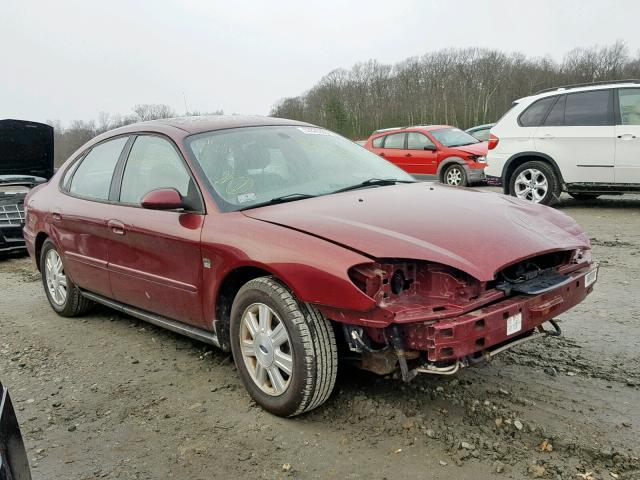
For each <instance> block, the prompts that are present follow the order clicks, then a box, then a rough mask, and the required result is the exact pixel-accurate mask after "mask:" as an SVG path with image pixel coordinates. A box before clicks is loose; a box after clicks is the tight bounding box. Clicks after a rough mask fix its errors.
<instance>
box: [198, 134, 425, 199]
mask: <svg viewBox="0 0 640 480" xmlns="http://www.w3.org/2000/svg"><path fill="white" fill-rule="evenodd" d="M186 143H187V148H188V150H190V153H191V155H192V157H193V158H194V159H195V160H196V162H197V164H198V165H199V166H200V168H201V169H202V172H203V173H204V175H205V176H206V178H207V180H208V181H209V186H210V188H211V191H212V192H213V194H214V196H215V198H216V200H217V202H218V204H219V206H220V208H221V209H222V210H223V211H234V210H240V209H246V208H250V207H251V206H253V205H258V204H263V203H266V202H269V201H272V200H273V199H279V198H281V197H286V198H287V199H288V200H295V199H302V198H308V197H309V196H317V195H326V194H329V193H333V192H336V191H337V190H340V189H345V188H347V187H351V186H355V185H358V184H361V183H363V182H367V181H371V180H372V179H375V180H397V181H400V182H410V181H413V177H411V176H410V175H409V174H407V173H405V172H404V171H403V170H400V169H399V168H398V167H396V166H394V165H392V164H391V163H389V162H387V161H386V160H384V159H382V158H380V157H378V156H377V155H375V154H373V153H371V152H369V151H368V150H365V149H364V148H362V147H361V146H359V145H356V144H355V143H353V142H351V141H349V140H347V139H346V138H343V137H341V136H339V135H337V134H335V133H333V132H330V131H328V130H324V129H322V128H317V127H296V126H278V127H244V128H236V129H230V130H222V131H215V132H207V133H202V134H198V135H193V136H191V137H188V138H187V140H186ZM370 184H371V183H369V184H365V185H370Z"/></svg>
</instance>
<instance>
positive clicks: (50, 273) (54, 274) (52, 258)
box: [45, 249, 67, 306]
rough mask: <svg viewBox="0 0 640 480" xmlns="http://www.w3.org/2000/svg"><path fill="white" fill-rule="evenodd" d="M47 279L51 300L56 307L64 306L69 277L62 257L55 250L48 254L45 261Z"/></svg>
mask: <svg viewBox="0 0 640 480" xmlns="http://www.w3.org/2000/svg"><path fill="white" fill-rule="evenodd" d="M45 279H46V281H47V289H48V290H49V296H50V297H51V300H53V302H54V303H55V304H56V305H60V306H61V305H64V303H65V302H66V300H67V276H66V275H65V273H64V266H63V265H62V259H61V258H60V255H59V254H58V252H56V251H55V250H53V249H51V250H49V251H48V252H47V256H46V259H45Z"/></svg>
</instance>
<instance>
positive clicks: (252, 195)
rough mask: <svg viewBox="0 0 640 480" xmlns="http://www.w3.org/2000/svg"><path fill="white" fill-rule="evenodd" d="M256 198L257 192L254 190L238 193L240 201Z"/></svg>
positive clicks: (249, 200) (250, 200)
mask: <svg viewBox="0 0 640 480" xmlns="http://www.w3.org/2000/svg"><path fill="white" fill-rule="evenodd" d="M255 199H256V194H255V193H253V192H250V193H243V194H241V195H238V203H247V202H253V201H254V200H255Z"/></svg>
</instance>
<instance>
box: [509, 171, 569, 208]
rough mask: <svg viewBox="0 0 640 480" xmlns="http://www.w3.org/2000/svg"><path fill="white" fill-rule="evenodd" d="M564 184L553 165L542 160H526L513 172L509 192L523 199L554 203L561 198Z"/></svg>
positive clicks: (548, 203) (533, 201)
mask: <svg viewBox="0 0 640 480" xmlns="http://www.w3.org/2000/svg"><path fill="white" fill-rule="evenodd" d="M561 192H562V186H561V185H560V180H559V179H558V175H557V174H556V172H555V171H554V169H553V167H551V166H550V165H549V164H547V163H544V162H540V161H531V162H525V163H523V164H522V165H520V166H519V167H518V168H516V169H515V171H514V172H513V173H512V174H511V178H510V179H509V193H510V194H511V195H512V196H514V197H518V198H520V199H521V200H527V201H529V202H532V203H540V204H542V205H553V204H554V203H556V202H557V201H558V200H560V193H561Z"/></svg>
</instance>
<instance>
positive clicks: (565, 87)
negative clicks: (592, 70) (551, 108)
mask: <svg viewBox="0 0 640 480" xmlns="http://www.w3.org/2000/svg"><path fill="white" fill-rule="evenodd" d="M618 83H638V84H640V80H638V79H637V78H630V79H627V80H600V81H598V82H587V83H573V84H571V85H561V86H559V87H551V88H545V89H543V90H540V91H538V92H536V93H534V95H538V94H540V93H546V92H555V91H556V90H571V89H572V88H580V87H590V86H595V85H612V84H613V85H615V84H618Z"/></svg>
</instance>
